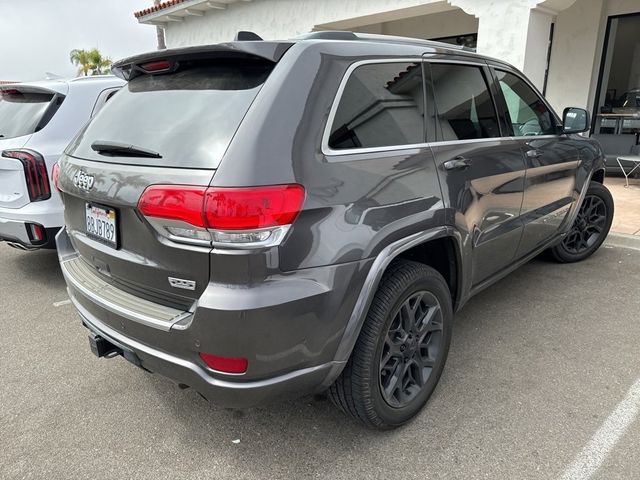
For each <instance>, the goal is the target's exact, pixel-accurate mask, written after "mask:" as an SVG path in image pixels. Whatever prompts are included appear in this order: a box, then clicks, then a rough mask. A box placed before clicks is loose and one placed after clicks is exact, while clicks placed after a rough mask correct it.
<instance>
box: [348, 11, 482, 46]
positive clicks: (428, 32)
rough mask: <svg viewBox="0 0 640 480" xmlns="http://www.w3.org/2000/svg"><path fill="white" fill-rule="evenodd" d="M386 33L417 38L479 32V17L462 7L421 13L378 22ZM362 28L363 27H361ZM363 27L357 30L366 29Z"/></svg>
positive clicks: (381, 29) (381, 30)
mask: <svg viewBox="0 0 640 480" xmlns="http://www.w3.org/2000/svg"><path fill="white" fill-rule="evenodd" d="M378 26H379V29H380V32H378V33H383V34H385V35H399V36H402V37H415V38H424V39H429V38H441V37H450V36H454V35H464V34H468V33H477V32H478V19H477V18H476V17H474V16H473V15H467V14H466V13H464V12H463V11H462V10H460V9H455V10H450V11H447V12H440V13H434V14H431V15H420V16H417V17H411V18H405V19H402V20H395V21H391V22H384V23H380V24H378ZM361 28H362V27H361ZM361 28H358V29H356V30H357V31H364V30H362V29H361Z"/></svg>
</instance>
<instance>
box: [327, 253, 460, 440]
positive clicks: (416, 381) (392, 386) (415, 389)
mask: <svg viewBox="0 0 640 480" xmlns="http://www.w3.org/2000/svg"><path fill="white" fill-rule="evenodd" d="M452 318H453V309H452V305H451V294H450V292H449V288H448V286H447V283H446V281H445V280H444V278H442V275H440V274H439V273H438V272H437V271H436V270H434V269H433V268H431V267H428V266H426V265H423V264H421V263H416V262H410V261H407V260H398V261H395V262H394V263H392V264H391V266H390V267H389V268H388V269H387V271H386V272H385V274H384V276H383V278H382V281H381V282H380V286H379V288H378V290H377V292H376V294H375V297H374V299H373V302H372V304H371V307H370V309H369V312H368V314H367V318H366V320H365V322H364V325H363V326H362V330H361V332H360V336H359V337H358V340H357V341H356V345H355V347H354V349H353V352H352V354H351V357H350V358H349V361H348V362H347V365H346V367H345V369H344V370H343V372H342V374H341V375H340V377H339V378H338V379H337V380H336V382H335V383H334V384H333V385H332V386H331V387H330V389H329V397H330V399H331V400H332V402H333V403H334V404H335V405H337V406H338V407H339V408H340V409H341V410H342V411H343V412H345V413H346V414H347V415H349V416H351V417H353V418H355V419H357V420H358V421H360V422H361V423H363V424H365V425H366V426H368V427H372V428H378V429H388V428H393V427H397V426H400V425H402V424H404V423H406V422H408V421H409V420H410V419H412V418H413V417H414V416H415V415H416V414H417V413H418V412H419V411H420V410H421V409H422V407H423V406H424V405H425V403H426V402H427V400H428V399H429V397H430V396H431V394H432V393H433V391H434V390H435V387H436V385H437V383H438V380H439V379H440V375H441V374H442V370H443V368H444V364H445V361H446V358H447V354H448V351H449V344H450V343H451V329H452V328H451V327H452V325H451V323H452Z"/></svg>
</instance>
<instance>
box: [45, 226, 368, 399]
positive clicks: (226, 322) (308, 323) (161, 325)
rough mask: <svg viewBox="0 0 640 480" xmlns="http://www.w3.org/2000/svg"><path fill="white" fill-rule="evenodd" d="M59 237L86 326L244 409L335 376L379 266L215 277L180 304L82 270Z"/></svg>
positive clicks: (161, 370) (154, 368) (153, 366)
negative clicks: (222, 363) (230, 369)
mask: <svg viewBox="0 0 640 480" xmlns="http://www.w3.org/2000/svg"><path fill="white" fill-rule="evenodd" d="M57 240H58V255H59V257H60V261H61V267H62V271H63V273H64V275H65V280H66V282H67V287H68V292H69V297H70V298H71V300H72V302H73V304H74V305H75V307H76V308H77V310H78V312H79V314H80V316H81V317H82V320H83V323H84V325H85V326H86V327H87V328H89V329H90V330H91V331H92V332H93V333H94V334H95V335H97V336H100V337H102V338H104V339H105V340H107V341H108V342H110V343H112V344H113V345H116V346H119V347H120V348H121V349H122V350H124V351H129V352H132V353H133V354H134V355H133V357H134V358H136V359H138V360H137V361H136V362H135V363H136V364H138V365H139V366H141V367H143V368H144V369H146V370H149V371H151V372H154V373H158V374H160V375H162V376H165V377H168V378H170V379H172V380H174V381H176V382H177V383H180V384H184V385H188V386H189V387H191V388H193V389H195V390H197V391H198V392H199V393H201V394H202V395H203V396H204V397H206V398H207V399H209V400H211V401H213V402H214V403H217V404H220V405H223V406H227V407H235V408H245V407H250V406H255V405H259V404H263V403H268V402H270V401H273V400H275V399H278V398H281V397H286V396H299V395H302V394H306V393H313V392H316V391H321V390H324V389H326V388H327V387H328V386H329V385H330V384H331V382H332V381H333V380H334V379H335V377H336V376H337V375H338V374H339V373H340V371H341V370H342V367H343V366H344V364H345V362H346V360H345V359H343V358H337V357H336V352H337V349H338V345H339V344H340V343H341V340H342V339H343V337H344V336H345V335H346V332H345V328H346V326H347V322H348V320H349V318H350V315H351V312H352V311H353V307H354V304H355V301H356V299H357V297H358V293H359V291H360V287H361V286H362V284H363V281H364V278H365V277H366V274H367V272H368V269H369V268H370V262H368V261H363V262H354V263H353V264H342V265H332V266H326V267H319V268H317V269H316V268H314V269H306V270H303V271H300V272H288V273H287V274H286V275H283V276H276V277H270V278H269V281H267V282H261V283H259V284H257V285H256V286H255V287H251V288H247V287H243V288H239V287H237V286H231V287H230V286H229V285H225V284H222V285H220V284H214V283H212V284H210V285H209V286H208V288H207V289H206V290H205V293H204V294H203V295H202V297H201V298H200V299H199V300H198V301H197V302H196V304H194V306H193V307H192V308H190V309H188V310H185V311H183V312H180V311H177V310H175V309H173V310H172V309H168V308H166V307H164V308H163V307H161V306H160V305H158V304H154V305H148V303H149V301H148V300H146V299H143V298H140V297H137V300H136V299H133V298H131V296H130V294H129V293H127V292H123V291H122V290H121V289H120V287H119V284H116V283H114V282H112V281H110V280H109V279H108V278H104V277H102V276H101V275H99V274H97V273H91V272H90V271H87V270H85V269H78V270H74V268H73V266H74V264H76V263H77V262H78V261H80V262H85V261H84V259H83V258H81V257H78V253H77V252H76V251H75V249H74V247H73V245H72V243H71V242H72V241H71V239H70V238H69V236H68V234H67V232H66V230H64V229H63V230H62V231H61V232H60V234H59V235H58V237H57ZM90 269H93V267H91V268H90ZM92 276H93V278H92ZM281 277H282V278H281ZM100 281H102V283H100ZM356 284H358V285H356ZM106 285H108V286H106ZM151 314H153V315H155V317H156V318H155V320H156V321H150V320H149V318H148V317H149V315H151ZM145 315H146V316H147V318H146V319H144V318H143V317H144V316H145ZM138 317H140V318H138ZM178 319H179V320H178ZM353 334H354V333H353V332H352V333H350V335H353ZM355 334H356V335H357V332H356V333H355ZM199 352H205V353H211V354H214V355H221V356H228V357H245V358H247V359H248V362H249V368H248V370H247V373H246V374H242V375H233V374H227V373H223V372H218V371H215V370H211V369H209V368H208V367H207V366H206V365H205V364H204V362H203V361H202V359H201V358H200V357H199ZM125 358H127V357H126V355H125ZM128 359H129V360H130V359H131V358H128Z"/></svg>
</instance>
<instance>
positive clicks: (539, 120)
mask: <svg viewBox="0 0 640 480" xmlns="http://www.w3.org/2000/svg"><path fill="white" fill-rule="evenodd" d="M496 77H497V79H498V83H499V84H500V89H501V90H502V94H503V95H504V99H505V101H506V103H507V111H508V113H509V117H510V119H511V124H512V125H513V133H514V135H515V136H517V137H519V136H527V135H553V134H555V133H556V125H555V121H554V119H553V115H552V114H551V112H550V111H549V109H548V108H547V106H546V105H545V104H544V102H543V101H542V100H541V99H540V97H538V95H536V93H535V92H534V91H533V90H532V89H531V87H529V85H527V84H526V83H525V82H524V81H523V80H522V79H520V78H518V77H517V76H515V75H513V74H511V73H507V72H503V71H500V70H496Z"/></svg>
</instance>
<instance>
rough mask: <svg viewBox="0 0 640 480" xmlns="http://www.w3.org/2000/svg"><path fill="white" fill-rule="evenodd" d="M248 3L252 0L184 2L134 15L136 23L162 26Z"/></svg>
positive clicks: (195, 0) (199, 0) (187, 0)
mask: <svg viewBox="0 0 640 480" xmlns="http://www.w3.org/2000/svg"><path fill="white" fill-rule="evenodd" d="M250 1H252V0H184V1H183V2H181V3H178V4H176V5H171V6H168V7H164V8H162V9H160V10H158V11H155V12H151V13H148V14H146V15H140V16H137V14H136V16H137V19H138V23H143V24H146V25H162V26H164V25H167V24H169V23H172V22H183V21H184V20H185V19H187V18H191V17H202V16H204V15H206V14H207V13H208V12H211V11H218V12H219V11H222V10H226V8H227V7H228V6H229V5H230V4H233V3H238V2H250ZM143 11H144V10H143Z"/></svg>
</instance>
